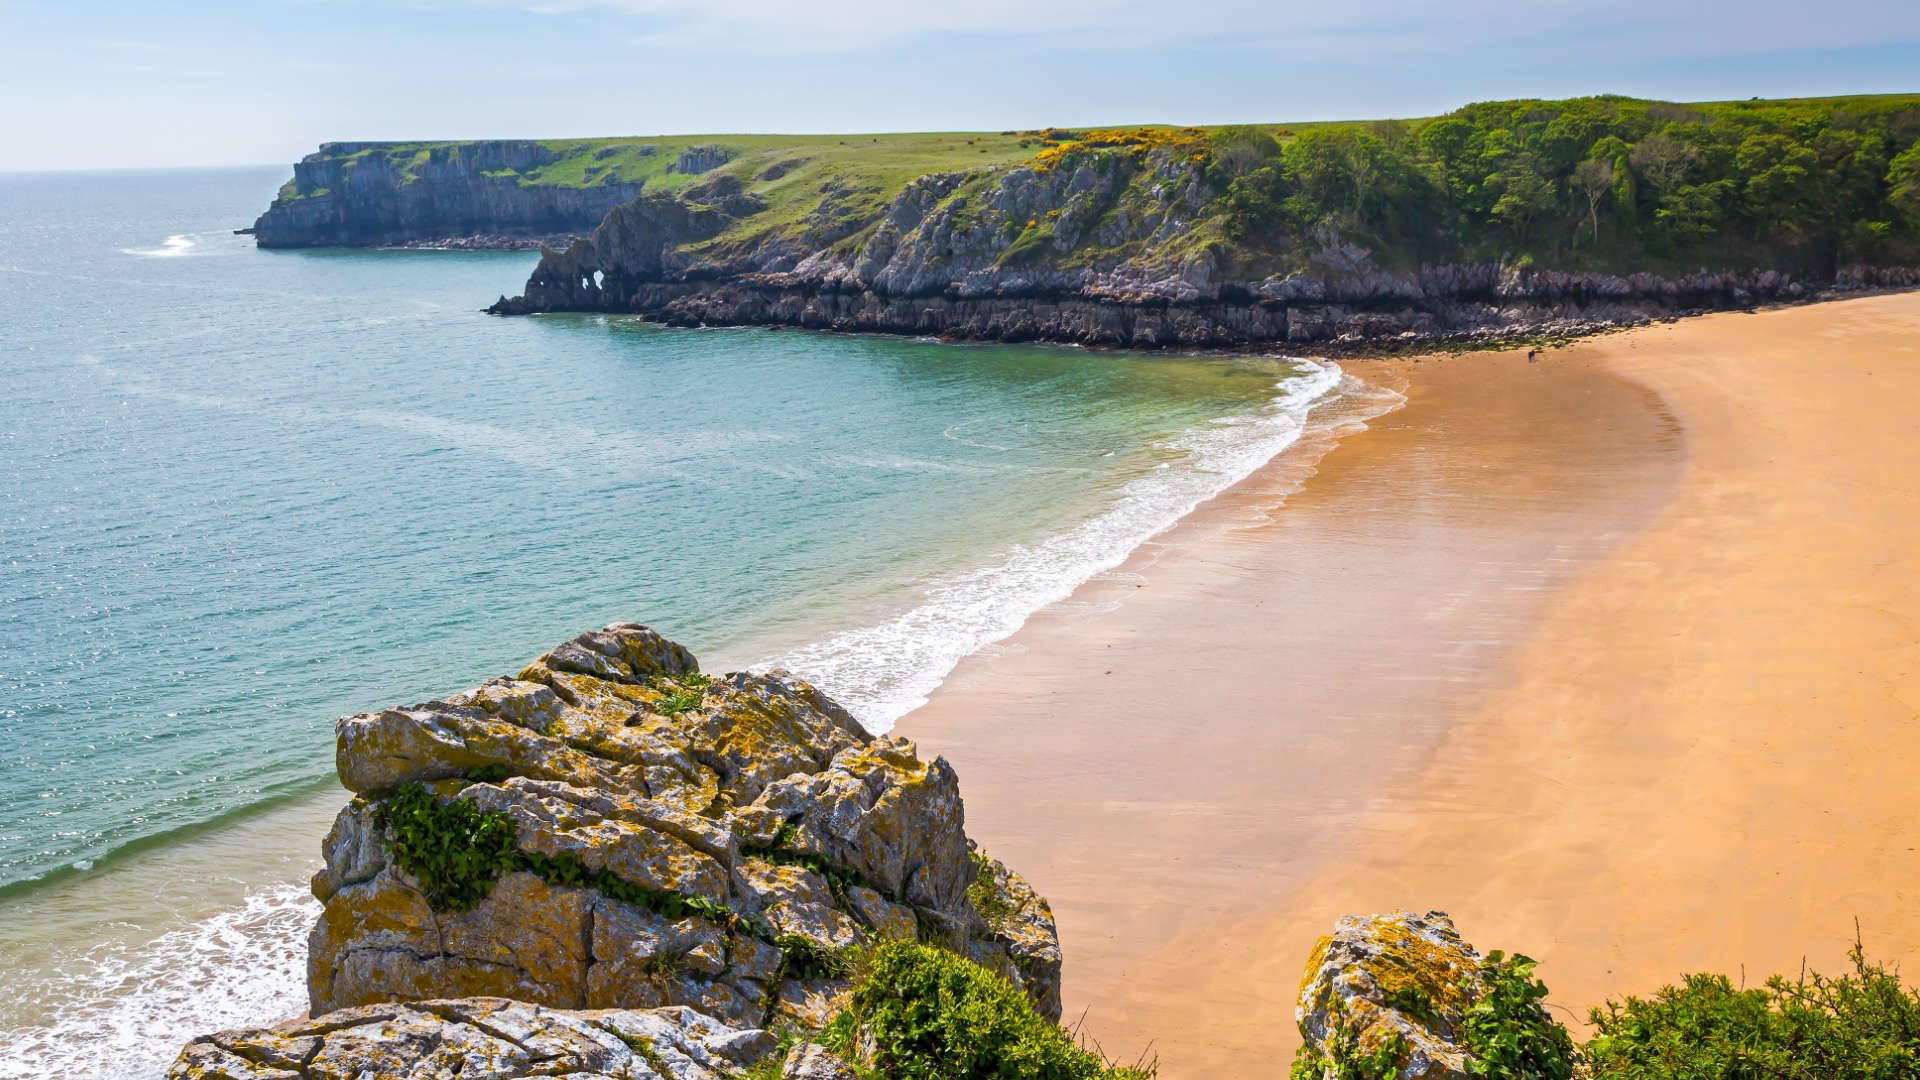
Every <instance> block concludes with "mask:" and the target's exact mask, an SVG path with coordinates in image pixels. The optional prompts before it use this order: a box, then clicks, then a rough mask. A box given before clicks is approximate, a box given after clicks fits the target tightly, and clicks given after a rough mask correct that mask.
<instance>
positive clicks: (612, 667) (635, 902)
mask: <svg viewBox="0 0 1920 1080" xmlns="http://www.w3.org/2000/svg"><path fill="white" fill-rule="evenodd" d="M337 735H338V745H337V752H338V766H339V772H340V778H341V780H342V782H343V783H344V784H345V785H346V787H347V788H348V789H349V790H351V791H353V792H355V793H356V795H355V798H354V799H353V801H352V802H350V803H349V804H348V805H347V806H346V807H345V808H344V809H343V810H342V811H341V813H340V815H339V818H338V820H337V821H336V823H335V825H334V828H333V830H332V832H331V833H330V834H329V835H328V837H327V839H326V842H325V845H324V854H325V856H326V866H325V868H324V869H322V870H321V871H320V873H319V874H317V875H316V876H315V878H314V882H313V889H314V894H315V895H316V896H317V897H319V898H320V900H321V901H322V902H323V904H324V909H323V912H322V914H321V917H320V920H319V922H318V924H317V925H316V926H315V927H314V930H313V933H312V935H311V938H310V940H309V959H308V993H309V997H310V999H311V1004H312V1012H313V1013H314V1014H315V1015H320V1014H323V1013H327V1012H329V1011H331V1010H335V1009H342V1008H351V1007H356V1006H363V1005H371V1004H377V1003H381V1002H389V1001H408V1000H419V999H433V998H465V997H476V996H490V997H505V998H513V999H517V1000H519V1001H524V1002H530V1003H534V1004H538V1005H543V1006H547V1007H550V1008H555V1009H571V1010H579V1009H590V1010H597V1009H647V1008H656V1007H661V1006H674V1005H684V1006H690V1007H692V1008H695V1009H698V1010H699V1011H701V1012H702V1013H705V1014H707V1015H709V1016H711V1017H713V1018H716V1019H718V1020H720V1021H722V1022H725V1023H727V1024H730V1025H736V1026H746V1027H759V1026H764V1025H766V1024H768V1023H771V1022H773V1021H774V1020H775V1019H777V1018H782V1017H785V1018H789V1019H792V1020H796V1021H799V1022H801V1023H802V1024H806V1025H810V1026H817V1025H819V1024H821V1023H824V1022H825V1021H826V1020H827V1019H828V1018H829V1017H830V1016H831V1014H832V1012H833V1010H834V1008H835V1004H836V1001H837V1000H838V999H839V998H840V997H841V996H843V995H844V993H845V991H846V989H847V987H848V982H847V978H846V972H845V970H844V968H843V967H842V966H841V965H840V964H839V963H838V961H837V958H839V957H842V956H844V955H845V951H846V950H848V949H849V948H851V947H853V946H856V945H859V944H861V943H864V942H869V941H876V940H885V939H892V938H904V939H913V938H918V939H920V940H923V941H930V942H936V943H939V944H941V945H943V946H945V947H947V948H950V949H952V950H954V951H955V952H958V953H960V954H961V955H964V956H967V957H969V958H971V959H973V960H974V961H976V962H978V963H980V964H982V965H983V966H986V967H988V968H989V969H991V970H994V971H997V972H1000V973H1001V974H1003V975H1005V976H1006V977H1008V978H1009V979H1010V980H1012V981H1013V982H1014V983H1015V984H1016V985H1018V986H1020V987H1021V988H1023V989H1024V990H1025V992H1026V993H1027V994H1028V996H1029V997H1030V998H1031V999H1032V1000H1033V1001H1034V1002H1035V1004H1036V1006H1037V1007H1038V1008H1039V1009H1040V1010H1041V1011H1042V1012H1043V1013H1044V1014H1045V1015H1047V1016H1048V1017H1049V1018H1057V1017H1058V1015H1059V1010H1060V1002H1059V972H1060V951H1059V944H1058V939H1057V937H1056V935H1055V932H1054V927H1053V919H1052V915H1051V912H1050V911H1049V910H1048V908H1047V905H1046V902H1045V901H1044V900H1043V899H1041V898H1040V897H1039V896H1038V895H1037V894H1036V893H1035V892H1034V891H1033V890H1032V888H1031V887H1029V886H1028V885H1027V884H1026V882H1024V881H1023V880H1022V879H1020V878H1019V877H1018V875H1016V874H1013V873H1012V872H1011V871H1009V870H1007V869H1006V868H1005V867H1003V866H1001V865H999V864H998V863H996V862H994V861H993V860H991V859H988V858H986V857H984V856H983V855H981V854H979V853H978V852H977V851H975V850H973V848H972V846H971V844H970V842H969V841H968V839H967V837H966V834H965V831H964V814H963V808H962V805H961V801H960V794H959V789H958V783H957V780H956V779H955V777H954V774H953V770H952V769H951V768H950V767H949V766H948V765H947V763H946V762H945V761H943V760H941V759H938V758H936V759H934V760H933V761H931V762H923V761H921V760H920V758H919V756H918V755H917V753H916V751H915V748H914V746H913V744H912V743H911V742H908V741H906V740H903V739H895V738H874V737H872V736H869V735H868V734H867V733H866V732H865V731H864V730H863V729H862V728H861V727H860V726H859V724H858V723H856V722H855V721H854V720H853V719H852V718H851V717H850V716H849V715H848V714H847V713H846V712H845V711H844V710H842V709H841V708H839V707H838V706H837V705H835V704H834V703H833V702H832V701H831V700H829V699H827V698H826V697H825V696H824V695H822V694H820V693H819V692H818V691H816V690H815V689H813V688H812V687H811V686H809V685H807V684H806V683H804V682H802V681H800V680H798V679H796V678H793V677H792V676H790V675H786V674H784V673H778V672H775V673H769V674H748V673H734V674H731V675H727V676H724V677H719V678H709V677H707V676H704V675H702V674H700V673H699V670H698V666H697V664H696V662H695V660H694V658H693V656H692V655H691V654H690V653H688V652H687V650H685V649H684V648H681V647H680V646H678V645H676V644H674V643H672V642H669V641H667V640H666V639H664V638H662V637H661V636H660V635H659V634H657V633H655V632H654V631H652V630H650V629H648V628H646V627H644V626H639V625H634V624H625V623H622V624H614V625H612V626H608V627H606V628H605V629H603V630H598V631H594V632H591V633H587V634H582V635H581V636H579V637H578V638H575V639H574V640H572V641H569V642H567V643H565V644H563V645H561V646H560V647H559V648H556V649H554V650H552V651H551V652H549V653H547V654H546V655H544V656H542V657H540V658H539V659H538V660H536V661H534V662H533V663H532V664H530V665H529V666H528V667H527V668H525V669H524V670H522V671H521V672H520V673H519V674H518V675H516V676H513V677H511V678H498V679H491V680H488V681H487V682H485V683H483V684H482V685H480V686H479V687H477V688H475V689H473V690H471V691H468V692H466V693H463V694H457V695H454V696H452V697H449V698H447V699H445V700H443V701H434V702H428V703H425V704H421V705H415V706H411V707H408V708H404V709H388V710H384V711H381V712H375V713H366V714H362V715H358V716H350V717H347V718H345V719H343V720H341V721H340V722H339V724H338V728H337Z"/></svg>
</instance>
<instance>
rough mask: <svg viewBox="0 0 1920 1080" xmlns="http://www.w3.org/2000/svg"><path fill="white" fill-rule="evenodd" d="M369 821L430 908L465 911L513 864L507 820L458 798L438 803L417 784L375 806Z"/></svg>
mask: <svg viewBox="0 0 1920 1080" xmlns="http://www.w3.org/2000/svg"><path fill="white" fill-rule="evenodd" d="M373 820H374V823H375V824H376V825H378V826H379V827H380V828H381V829H383V830H385V832H386V834H387V839H388V843H389V845H390V846H391V849H392V851H393V858H394V861H395V862H397V863H399V864H400V866H401V868H403V869H405V870H406V871H407V873H409V874H412V875H413V876H414V877H415V878H416V879H417V880H418V881H419V882H420V888H421V891H422V892H424V893H426V896H427V903H429V904H430V905H432V906H433V908H434V909H435V910H436V911H466V910H469V909H471V908H472V907H473V906H474V905H475V904H478V903H479V902H480V901H481V900H483V899H485V898H486V895H487V893H488V892H490V891H492V889H493V883H494V881H495V880H496V879H497V878H499V877H500V875H501V874H504V873H506V872H507V871H509V870H512V869H515V868H516V867H517V866H518V863H519V852H518V850H516V849H515V847H514V843H513V821H512V820H511V819H509V818H508V817H506V816H505V815H504V814H490V813H487V812H486V811H484V810H482V809H480V808H479V807H477V806H475V805H474V804H472V803H470V802H466V801H464V800H460V799H450V800H447V801H446V802H441V801H440V800H438V799H436V798H434V796H433V793H432V792H430V791H428V790H427V789H426V788H425V787H424V786H422V785H420V784H408V785H406V786H405V787H403V788H401V789H400V790H399V791H398V792H396V793H395V794H394V795H393V796H392V797H391V798H388V799H386V800H384V801H383V802H381V803H379V804H377V805H376V806H375V807H374V810H373Z"/></svg>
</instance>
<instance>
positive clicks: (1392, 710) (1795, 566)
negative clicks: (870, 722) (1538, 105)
mask: <svg viewBox="0 0 1920 1080" xmlns="http://www.w3.org/2000/svg"><path fill="white" fill-rule="evenodd" d="M1916 343H1920V295H1914V294H1906V295H1895V296H1884V297H1872V298H1864V299H1858V300H1849V301H1844V302H1838V303H1831V304H1824V305H1819V306H1813V307H1802V308H1793V309H1784V310H1778V311H1768V312H1762V313H1759V314H1752V315H1746V314H1728V315H1716V316H1709V317H1705V318H1700V319H1693V320H1688V321H1685V322H1682V323H1678V324H1672V325H1667V326H1659V327H1652V328H1647V329H1644V330H1638V331H1634V332H1631V333H1626V334H1619V335H1611V336H1608V337H1604V338H1598V339H1593V340H1590V341H1588V342H1585V343H1582V344H1580V345H1577V346H1575V347H1573V348H1569V349H1565V350H1559V351H1555V352H1552V353H1548V354H1545V356H1544V358H1543V359H1542V360H1541V362H1539V363H1536V364H1529V363H1527V361H1526V359H1525V357H1524V354H1521V353H1502V354H1479V355H1472V356H1462V357H1452V358H1445V359H1437V358H1429V359H1427V360H1426V361H1425V362H1422V363H1418V364H1415V363H1410V362H1393V363H1377V364H1371V365H1358V364H1355V365H1348V366H1349V370H1353V371H1356V372H1357V373H1359V374H1361V375H1362V376H1363V377H1365V378H1367V379H1369V380H1373V381H1376V382H1386V383H1392V384H1400V385H1403V386H1404V390H1405V393H1406V395H1407V398H1408V400H1407V404H1406V405H1405V407H1404V408H1402V409H1400V410H1399V411H1397V412H1393V413H1391V414H1388V415H1386V416H1384V417H1380V418H1377V419H1375V420H1373V421H1372V422H1371V424H1370V426H1369V429H1368V430H1366V431H1364V432H1361V433H1358V434H1351V435H1348V436H1346V437H1344V438H1340V439H1338V440H1334V439H1331V438H1325V439H1321V440H1318V445H1314V446H1309V445H1306V444H1304V443H1303V445H1302V446H1300V447H1296V448H1295V450H1293V451H1290V452H1289V453H1288V454H1287V455H1284V456H1283V458H1282V459H1281V460H1280V461H1279V462H1276V464H1275V466H1273V467H1271V468H1269V469H1268V470H1266V471H1265V472H1263V473H1262V474H1260V475H1258V476H1256V477H1255V478H1253V479H1252V480H1250V481H1249V482H1248V483H1246V484H1243V485H1241V486H1240V487H1238V488H1236V489H1234V490H1233V491H1231V492H1229V493H1228V494H1227V495H1225V496H1223V497H1222V498H1220V499H1218V500H1215V501H1214V502H1213V503H1210V504H1208V505H1207V506H1206V507H1203V508H1202V509H1201V510H1200V511H1199V512H1197V513H1196V514H1195V515H1193V516H1192V517H1190V518H1189V519H1188V520H1187V521H1185V522H1183V523H1182V524H1181V525H1180V526H1179V527H1177V528H1176V529H1174V530H1172V531H1170V532H1169V533H1167V534H1166V535H1164V536H1163V537H1161V538H1160V540H1159V541H1157V542H1155V543H1153V544H1150V545H1148V546H1147V547H1145V548H1143V549H1141V551H1139V552H1138V553H1136V555H1135V557H1134V558H1133V559H1132V560H1130V562H1129V563H1128V564H1127V565H1126V566H1125V567H1123V568H1122V569H1121V571H1119V572H1117V573H1115V574H1112V575H1108V576H1106V577H1104V578H1102V579H1100V580H1098V581H1095V582H1092V583H1090V584H1089V585H1088V586H1086V587H1085V588H1083V589H1082V590H1081V591H1080V592H1079V593H1078V594H1076V595H1075V597H1074V598H1073V599H1072V600H1070V601H1068V602H1067V603H1065V604H1062V605H1059V606H1057V607H1055V608H1053V609H1049V610H1048V611H1047V612H1044V613H1042V614H1041V615H1040V616H1038V617H1036V618H1035V619H1034V620H1032V621H1031V622H1030V623H1029V624H1028V625H1027V626H1026V627H1025V628H1024V629H1023V630H1022V631H1021V632H1020V633H1018V634H1016V635H1015V636H1014V637H1013V638H1011V639H1009V640H1008V641H1007V642H1005V643H1003V644H1002V645H1001V646H999V647H997V648H995V649H993V650H991V651H989V652H986V653H983V654H980V655H978V656H976V657H973V658H971V659H969V660H968V661H967V662H965V663H964V664H962V666H961V667H960V669H959V670H958V671H956V672H955V674H954V676H953V677H952V678H951V679H950V680H949V681H948V683H947V684H946V685H945V686H944V687H943V688H942V689H941V690H940V691H939V692H938V693H937V694H936V695H935V696H934V698H933V700H932V702H931V703H930V704H929V705H927V706H926V707H925V708H923V709H922V710H920V711H918V712H916V713H914V714H912V715H910V716H908V717H907V718H905V719H904V720H903V721H902V722H901V724H900V731H901V732H902V733H904V734H907V735H910V736H912V737H915V738H917V739H919V740H920V742H921V744H922V746H923V749H925V750H931V751H934V752H938V753H942V754H945V755H946V756H947V757H948V758H949V759H950V760H951V761H952V762H953V763H954V765H955V767H956V768H957V769H958V770H959V772H960V776H961V779H962V785H963V790H964V791H965V793H966V797H967V807H968V819H969V829H970V832H972V834H973V835H974V836H976V837H977V838H978V839H980V841H981V842H982V843H983V845H985V846H986V847H988V848H989V849H990V850H991V851H992V852H993V853H994V854H996V855H998V856H1000V857H1002V858H1004V859H1006V860H1007V861H1008V862H1009V863H1011V864H1012V865H1014V866H1016V867H1018V868H1019V869H1020V870H1021V871H1022V872H1023V873H1025V874H1027V875H1028V876H1029V877H1030V878H1032V879H1033V880H1034V882H1035V884H1036V885H1037V886H1038V887H1039V888H1040V889H1041V891H1042V892H1044V893H1045V894H1046V895H1047V896H1048V897H1049V898H1050V899H1051V901H1052V903H1053V907H1054V911H1055V914H1056V916H1057V917H1058V919H1059V923H1060V932H1061V938H1062V942H1063V945H1064V946H1065V949H1066V955H1067V974H1066V998H1067V1012H1068V1019H1069V1020H1070V1021H1071V1020H1073V1019H1074V1018H1076V1017H1078V1016H1080V1015H1081V1014H1082V1013H1083V1012H1084V1014H1085V1023H1084V1030H1085V1031H1086V1032H1087V1033H1088V1034H1089V1035H1090V1036H1092V1037H1093V1038H1095V1039H1096V1040H1098V1041H1099V1042H1100V1043H1101V1044H1102V1045H1104V1046H1105V1047H1106V1049H1107V1050H1108V1051H1109V1052H1110V1053H1112V1054H1114V1055H1115V1056H1117V1057H1121V1058H1126V1059H1131V1058H1132V1057H1133V1056H1134V1055H1135V1054H1137V1053H1139V1052H1140V1050H1141V1049H1142V1048H1143V1047H1144V1046H1145V1045H1146V1044H1148V1043H1149V1042H1151V1043H1152V1046H1153V1050H1154V1052H1156V1053H1157V1054H1158V1055H1159V1056H1160V1058H1161V1062H1162V1066H1163V1073H1162V1075H1163V1076H1167V1077H1174V1078H1178V1077H1189V1076H1252V1075H1275V1074H1279V1073H1280V1072H1282V1071H1283V1070H1284V1068H1285V1063H1286V1061H1287V1060H1288V1059H1289V1058H1290V1056H1291V1054H1292V1050H1293V1046H1294V1044H1295V1042H1296V1040H1297V1036H1296V1034H1295V1030H1294V1026H1293V1007H1292V1003H1293V994H1294V991H1295V988H1296V986H1297V983H1298V979H1299V976H1300V969H1301V965H1302V963H1303V962H1304V957H1305V955H1306V952H1307V950H1308V948H1309V947H1310V945H1311V944H1312V941H1313V939H1314V937H1315V936H1317V935H1318V934H1320V933H1322V932H1324V931H1325V929H1326V928H1327V927H1328V926H1329V925H1330V924H1331V922H1332V920H1333V918H1334V917H1335V916H1336V915H1338V914H1341V913H1343V912H1350V911H1375V910H1386V909H1393V908H1418V909H1427V908H1442V909H1446V910H1449V911H1452V912H1453V913H1454V914H1455V916H1456V918H1457V919H1458V921H1459V923H1460V925H1461V927H1462V929H1463V931H1464V932H1465V933H1466V934H1467V936H1468V937H1469V938H1470V939H1471V940H1473V941H1475V942H1476V943H1478V944H1480V945H1481V946H1482V947H1483V948H1506V949H1508V950H1520V951H1525V952H1528V953H1530V954H1532V955H1534V956H1536V957H1538V958H1540V959H1541V960H1542V961H1543V964H1542V967H1541V974H1542V975H1543V976H1544V977H1545V978H1546V979H1547V981H1548V982H1549V984H1550V985H1551V986H1552V987H1553V988H1554V991H1555V993H1554V999H1555V1001H1556V1002H1557V1003H1559V1004H1562V1005H1564V1006H1565V1007H1567V1008H1568V1009H1569V1010H1570V1013H1579V1014H1584V1011H1585V1009H1586V1007H1587V1006H1589V1005H1591V1004H1593V1003H1595V1002H1597V1001H1598V1000H1600V999H1601V998H1602V997H1604V996H1605V995H1607V994H1609V993H1616V994H1617V993H1621V992H1627V991H1637V990H1638V991H1644V990H1651V989H1653V988H1655V987H1657V986H1658V985H1659V984H1660V983H1661V982H1663V981H1666V980H1668V979H1671V978H1673V977H1675V976H1676V975H1678V974H1679V973H1680V972H1681V971H1683V970H1690V969H1698V968H1703V967H1710V968H1714V969H1719V970H1726V971H1729V972H1737V971H1738V970H1739V969H1740V967H1741V966H1742V965H1743V964H1744V965H1745V969H1746V971H1747V972H1748V973H1749V974H1750V975H1753V976H1755V977H1756V978H1757V977H1758V974H1759V973H1761V972H1764V971H1769V970H1774V969H1791V968H1797V967H1798V964H1799V961H1800V959H1801V957H1802V956H1803V955H1804V956H1805V957H1806V958H1807V959H1808V960H1809V961H1810V962H1812V963H1813V964H1815V965H1816V966H1823V967H1828V968H1831V967H1834V966H1836V965H1837V964H1838V963H1839V962H1840V961H1842V960H1843V959H1844V949H1845V945H1846V944H1847V942H1849V941H1850V940H1851V936H1852V930H1853V918H1854V916H1856V915H1857V916H1859V917H1860V919H1861V923H1862V926H1863V928H1864V930H1865V932H1866V935H1867V939H1868V944H1869V946H1870V948H1871V949H1872V951H1874V952H1875V953H1876V954H1877V955H1878V956H1880V957H1882V958H1884V959H1887V960H1891V961H1899V960H1902V959H1908V960H1911V959H1912V958H1914V955H1915V951H1916V945H1920V918H1916V917H1914V916H1912V915H1911V914H1903V912H1910V911H1911V910H1912V905H1911V904H1909V903H1908V902H1907V895H1906V893H1907V891H1908V890H1909V888H1910V886H1908V885H1906V884H1905V882H1907V881H1911V880H1912V879H1913V878H1914V876H1915V875H1914V873H1913V871H1914V869H1915V861H1916V858H1917V857H1916V855H1915V854H1914V853H1913V851H1912V850H1911V847H1910V845H1913V844H1920V841H1915V840H1913V839H1910V837H1909V836H1908V834H1909V833H1910V831H1911V830H1910V828H1909V825H1910V822H1911V818H1912V815H1911V812H1910V811H1909V810H1908V809H1907V806H1906V805H1903V804H1910V802H1911V799H1910V796H1909V795H1908V789H1909V787H1910V786H1911V782H1912V778H1913V777H1914V776H1915V775H1916V766H1920V734H1917V733H1916V732H1915V731H1914V730H1913V727H1914V725H1913V721H1914V720H1915V718H1916V712H1917V711H1920V675H1916V667H1917V666H1920V664H1917V661H1920V627H1917V626H1916V624H1915V618H1916V616H1915V612H1916V611H1920V603H1917V602H1920V542H1916V541H1915V539H1914V538H1915V537H1916V536H1917V535H1920V472H1916V470H1915V468H1914V466H1915V465H1916V463H1917V462H1916V454H1915V448H1916V447H1920V431H1916V420H1915V417H1916V416H1920V353H1917V352H1916ZM1911 966H1912V965H1911V963H1910V964H1909V967H1911Z"/></svg>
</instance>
